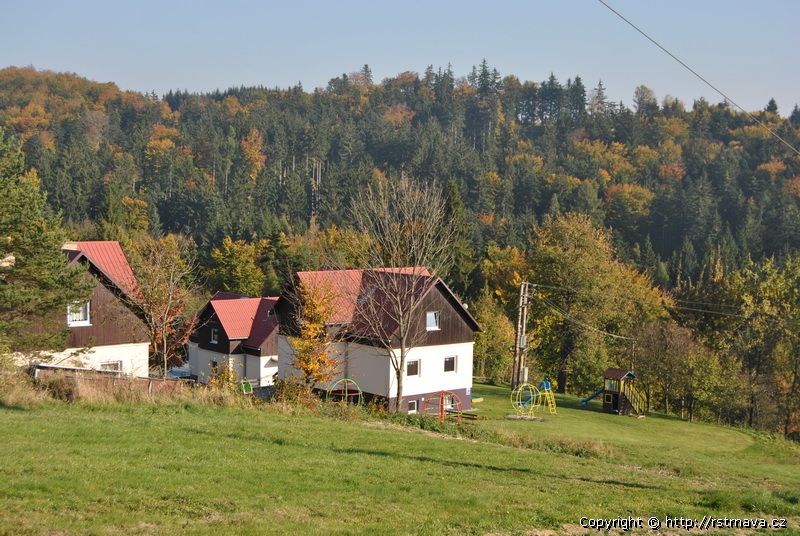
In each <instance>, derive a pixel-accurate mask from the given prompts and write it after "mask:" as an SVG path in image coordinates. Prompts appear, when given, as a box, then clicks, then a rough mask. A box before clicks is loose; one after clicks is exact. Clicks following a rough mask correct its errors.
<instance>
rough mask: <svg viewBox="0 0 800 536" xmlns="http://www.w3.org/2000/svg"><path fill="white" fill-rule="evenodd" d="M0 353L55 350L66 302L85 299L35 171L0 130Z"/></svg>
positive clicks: (86, 289)
mask: <svg viewBox="0 0 800 536" xmlns="http://www.w3.org/2000/svg"><path fill="white" fill-rule="evenodd" d="M0 237H2V239H1V240H0V351H3V350H5V351H8V350H11V351H15V352H29V351H34V350H58V349H61V348H63V345H64V342H65V339H66V334H67V331H66V326H65V323H64V315H65V312H66V310H67V306H68V305H70V304H72V303H76V302H83V301H85V300H87V299H88V296H89V293H90V288H91V287H90V286H89V284H88V283H87V279H86V278H85V277H86V276H85V273H84V271H83V270H82V269H81V268H80V267H79V266H76V265H69V264H68V261H67V256H66V255H65V254H64V253H63V252H62V251H61V248H62V246H63V245H64V242H66V236H65V233H64V230H63V229H62V228H61V226H60V225H59V219H58V217H57V216H53V215H52V214H50V212H49V211H48V209H47V204H46V200H45V195H44V192H43V191H42V190H41V188H40V185H39V178H38V176H37V174H36V171H35V170H30V171H25V169H24V158H23V155H22V150H21V146H20V144H19V142H18V141H16V140H15V139H14V138H12V137H10V136H7V135H6V133H5V131H4V130H3V129H2V128H0Z"/></svg>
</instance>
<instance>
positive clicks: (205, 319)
mask: <svg viewBox="0 0 800 536" xmlns="http://www.w3.org/2000/svg"><path fill="white" fill-rule="evenodd" d="M213 328H217V343H216V344H214V343H212V342H211V330H212V329H213ZM190 340H191V341H192V342H196V343H197V346H199V347H200V348H202V349H203V350H209V351H211V352H217V353H220V354H233V353H238V350H237V348H238V347H239V345H240V344H241V342H242V341H241V340H233V341H232V340H230V339H229V338H228V334H227V333H225V330H224V329H223V328H222V324H221V323H220V321H219V319H218V318H217V315H215V314H214V311H213V309H211V307H210V306H208V307H206V309H205V310H204V311H203V313H202V314H201V315H200V327H199V328H197V329H196V330H195V332H194V333H193V334H192V336H191V337H190Z"/></svg>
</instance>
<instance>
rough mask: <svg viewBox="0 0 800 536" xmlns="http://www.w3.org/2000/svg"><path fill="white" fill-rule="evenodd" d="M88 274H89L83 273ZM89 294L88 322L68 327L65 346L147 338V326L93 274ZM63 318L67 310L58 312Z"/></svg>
mask: <svg viewBox="0 0 800 536" xmlns="http://www.w3.org/2000/svg"><path fill="white" fill-rule="evenodd" d="M87 277H92V276H87ZM93 279H94V281H95V286H94V290H92V296H91V298H90V305H89V308H90V312H89V319H90V321H91V323H92V325H91V326H77V327H71V328H69V335H68V336H67V348H82V347H84V346H106V345H112V344H130V343H141V342H149V340H150V339H149V336H148V332H147V328H146V326H145V324H144V321H142V319H141V318H139V317H138V316H136V315H135V314H134V313H133V311H131V310H130V308H129V307H128V306H127V305H125V303H124V302H123V301H122V299H121V298H120V297H119V296H117V295H116V294H114V292H112V291H111V290H109V289H108V288H107V287H106V286H105V285H104V284H103V283H102V282H101V281H99V280H98V279H97V278H94V277H93ZM61 315H62V318H64V321H65V322H66V317H67V312H66V311H62V312H61Z"/></svg>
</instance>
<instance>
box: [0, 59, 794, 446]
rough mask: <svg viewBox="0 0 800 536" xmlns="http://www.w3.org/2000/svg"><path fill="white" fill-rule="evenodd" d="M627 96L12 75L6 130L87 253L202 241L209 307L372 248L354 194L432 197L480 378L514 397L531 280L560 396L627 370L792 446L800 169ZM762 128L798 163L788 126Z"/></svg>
mask: <svg viewBox="0 0 800 536" xmlns="http://www.w3.org/2000/svg"><path fill="white" fill-rule="evenodd" d="M587 84H588V85H587ZM631 90H632V92H633V99H632V102H633V106H632V107H628V106H626V105H624V104H622V103H616V102H611V101H610V100H609V99H608V98H607V97H606V93H605V89H604V86H603V83H602V82H601V81H584V80H582V79H581V77H580V76H579V75H575V77H574V78H570V79H568V80H558V79H557V78H556V77H555V76H553V75H549V76H547V74H546V73H543V80H542V81H523V80H520V79H518V78H517V77H516V76H514V75H511V74H508V75H505V76H504V75H501V74H500V73H499V72H498V71H497V70H496V69H493V68H492V67H491V66H490V65H489V64H488V63H487V62H486V61H485V60H484V61H483V62H481V63H480V64H479V65H477V66H476V67H474V68H473V69H472V71H471V72H470V73H468V74H467V75H466V76H464V77H462V76H460V74H457V73H454V72H453V70H452V69H451V68H450V67H438V68H437V67H432V66H431V67H428V68H426V69H425V70H424V71H423V72H422V73H416V72H404V73H400V74H398V75H397V76H394V77H391V78H387V79H384V80H382V81H378V80H373V77H372V74H371V72H370V69H369V67H368V66H366V65H365V66H364V67H363V68H361V69H360V70H358V71H356V72H353V73H350V74H343V75H341V76H338V77H336V78H332V79H331V80H330V81H329V83H328V85H327V87H325V88H318V89H314V90H307V89H304V88H303V87H301V86H299V85H298V86H296V87H291V88H268V87H239V88H230V89H228V90H225V91H215V92H212V93H203V94H197V93H188V92H185V91H171V92H169V93H167V94H166V95H164V96H162V97H159V96H157V95H155V94H140V93H135V92H130V91H125V90H122V89H120V88H118V87H117V86H116V85H115V84H113V83H96V82H92V81H89V80H86V79H84V78H81V77H79V76H77V75H73V74H63V73H53V72H48V71H36V70H35V69H33V68H15V67H9V68H6V69H3V70H0V127H1V128H3V129H4V130H5V132H6V134H8V135H12V136H13V137H14V138H15V139H16V140H17V141H18V142H19V143H20V144H21V147H22V151H23V153H24V164H25V169H35V170H36V172H37V173H38V177H39V180H40V184H41V187H42V189H43V190H44V192H45V193H46V197H47V203H48V205H49V210H50V211H51V213H52V214H58V215H60V218H61V221H62V224H63V226H64V227H65V228H66V230H67V232H68V234H69V236H70V237H71V238H72V239H83V240H87V239H109V240H120V241H121V242H122V243H123V244H125V245H126V247H130V248H134V249H135V247H136V243H137V242H139V241H140V240H141V237H145V236H146V237H149V239H151V240H152V239H157V238H158V237H164V236H167V235H170V234H176V235H183V236H186V237H188V238H190V239H191V242H192V243H193V246H192V247H193V248H194V251H195V257H196V260H197V275H198V280H199V281H200V282H201V283H202V284H203V285H205V286H206V290H208V291H209V292H210V291H213V290H217V289H222V288H224V289H227V290H233V291H243V292H246V293H250V294H256V293H265V294H274V293H276V292H279V290H280V287H281V285H282V284H283V283H284V281H286V278H287V275H288V274H289V273H291V272H292V271H293V270H297V269H316V268H319V267H321V266H324V265H325V262H326V261H325V259H324V258H323V257H324V256H323V255H322V254H321V253H320V251H321V250H322V249H326V247H325V246H326V245H327V246H331V245H333V248H334V249H335V246H336V244H337V243H339V242H342V241H347V242H352V241H357V240H358V237H357V236H354V232H353V231H352V230H351V226H352V219H351V213H350V206H351V202H352V200H353V199H354V198H355V197H356V196H357V195H358V193H359V192H362V191H364V190H366V189H368V188H369V187H370V185H372V184H375V183H376V182H380V181H387V180H393V179H394V178H396V177H400V176H406V177H412V178H413V179H414V180H417V181H421V182H424V183H427V184H429V185H434V186H435V187H437V188H439V189H440V190H441V191H442V192H444V196H445V199H446V202H447V208H448V211H449V214H450V215H451V217H452V219H453V220H454V222H455V224H456V227H457V233H456V238H455V240H454V243H453V247H452V262H451V266H450V268H449V272H448V273H447V274H441V275H443V276H444V277H445V279H446V280H447V281H448V284H450V285H451V286H452V288H453V289H454V290H455V291H456V292H457V293H459V294H460V295H461V296H462V297H463V298H464V299H465V300H467V301H468V302H469V303H471V304H474V306H473V308H474V310H475V311H476V314H477V315H478V317H479V320H481V321H482V323H483V325H484V328H485V329H486V332H485V333H484V334H483V335H481V336H480V337H483V339H481V340H478V344H477V346H476V367H478V368H477V369H476V373H479V374H480V375H483V376H486V377H488V378H489V379H491V380H494V381H498V382H499V381H504V380H505V379H507V378H508V374H509V364H508V359H510V352H507V351H502V352H498V351H497V349H498V348H501V349H504V348H508V347H510V345H511V342H510V341H513V331H512V330H511V328H510V321H509V318H514V316H513V315H514V314H515V313H514V305H515V303H514V300H515V297H514V293H515V288H516V285H518V283H519V282H520V281H522V280H525V279H527V280H530V281H533V282H537V283H540V284H543V285H545V284H546V285H549V286H550V287H553V288H552V289H550V290H543V291H542V294H541V300H539V301H538V302H537V304H538V305H537V310H536V311H535V312H534V314H533V316H532V325H531V329H532V333H534V335H532V337H533V339H532V352H533V353H534V354H535V355H536V356H537V359H538V363H539V366H540V367H541V372H542V373H543V374H547V375H549V376H551V377H553V378H555V377H556V376H557V375H558V373H559V372H561V373H562V377H563V378H566V377H567V376H566V375H567V373H568V374H569V378H570V379H569V383H567V384H566V386H568V390H571V391H573V392H588V391H589V390H592V388H593V387H596V385H595V384H597V382H598V374H599V372H600V371H602V369H603V368H604V367H605V366H607V365H610V364H618V365H623V366H629V365H632V364H634V363H632V361H634V360H635V365H636V367H637V369H638V370H640V371H642V372H643V373H644V374H643V377H644V378H645V380H644V381H645V382H646V383H647V385H646V390H647V395H648V397H649V398H650V399H651V405H652V406H653V407H657V408H660V409H663V410H664V411H672V412H676V413H679V414H681V415H683V416H685V417H688V418H695V417H701V418H706V419H713V420H717V421H720V422H729V423H737V424H749V425H751V426H756V427H761V428H766V429H771V430H776V431H777V430H780V431H781V432H783V433H785V434H787V435H791V434H793V433H794V434H796V433H800V357H798V355H800V341H798V338H797V332H798V331H800V311H798V306H799V305H800V303H798V296H800V260H798V259H800V257H798V251H799V250H800V157H798V155H797V153H795V152H793V151H792V150H791V149H790V148H789V147H787V146H786V145H785V144H783V143H781V141H779V140H778V139H776V138H775V137H774V136H773V135H772V134H771V133H770V132H768V131H767V130H766V129H765V128H764V127H763V126H760V125H758V124H756V123H754V122H753V120H752V119H751V118H750V117H748V115H746V114H744V113H740V112H738V111H736V110H734V109H732V108H731V107H730V106H728V105H727V104H725V103H711V102H707V101H705V100H703V99H698V100H696V101H695V102H692V103H684V102H680V101H678V100H676V99H674V98H670V97H668V96H667V97H664V98H662V99H660V100H659V98H657V96H656V95H655V94H654V92H653V91H652V90H651V89H649V88H647V87H645V86H639V87H637V88H635V89H634V88H631ZM780 104H781V106H782V107H783V108H782V109H783V110H784V111H789V110H790V107H791V106H792V105H793V103H780ZM753 113H754V114H755V115H756V116H757V117H758V118H759V119H760V120H761V121H762V122H763V123H764V124H766V125H768V126H769V128H771V129H772V130H774V131H775V132H776V133H778V134H779V135H780V136H781V137H782V138H784V139H785V140H786V141H788V143H789V144H791V145H794V146H795V147H797V146H800V109H798V107H797V106H796V105H794V108H793V109H791V110H790V113H788V114H786V116H781V115H779V113H778V105H777V104H776V103H775V101H774V100H769V101H768V102H765V107H764V109H763V110H758V111H753ZM0 141H2V140H0ZM327 249H330V247H327ZM581 326H584V327H585V326H591V327H592V328H594V331H592V330H589V329H584V327H581ZM601 331H605V332H608V333H613V334H619V335H626V336H630V337H631V338H636V340H637V345H638V346H637V349H634V348H632V347H631V345H630V344H629V343H628V342H627V339H626V340H622V339H614V338H609V337H606V336H604V334H603V333H601ZM500 354H502V356H501V355H500Z"/></svg>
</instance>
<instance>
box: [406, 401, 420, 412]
mask: <svg viewBox="0 0 800 536" xmlns="http://www.w3.org/2000/svg"><path fill="white" fill-rule="evenodd" d="M411 404H414V409H411ZM417 412H419V401H417V400H409V401H408V414H409V415H413V414H414V413H417Z"/></svg>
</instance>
